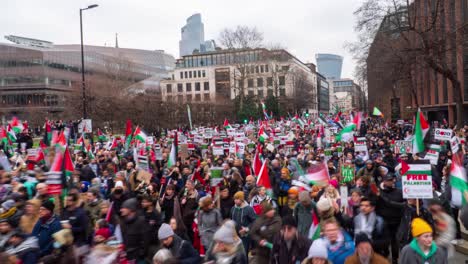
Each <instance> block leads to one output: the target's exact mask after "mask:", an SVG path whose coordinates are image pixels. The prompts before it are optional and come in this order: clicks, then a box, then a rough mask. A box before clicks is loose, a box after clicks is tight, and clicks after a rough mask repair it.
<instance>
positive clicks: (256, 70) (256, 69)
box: [255, 65, 259, 73]
mask: <svg viewBox="0 0 468 264" xmlns="http://www.w3.org/2000/svg"><path fill="white" fill-rule="evenodd" d="M255 72H256V73H258V72H259V70H258V65H257V66H255Z"/></svg>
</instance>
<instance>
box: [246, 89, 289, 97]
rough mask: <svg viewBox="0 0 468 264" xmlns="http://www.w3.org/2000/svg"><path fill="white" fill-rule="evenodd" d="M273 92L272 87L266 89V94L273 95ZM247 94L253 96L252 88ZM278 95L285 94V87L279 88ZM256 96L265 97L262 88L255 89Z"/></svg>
mask: <svg viewBox="0 0 468 264" xmlns="http://www.w3.org/2000/svg"><path fill="white" fill-rule="evenodd" d="M273 92H274V91H273V89H268V90H267V94H266V96H273V95H274V93H273ZM247 95H248V96H250V97H253V96H255V92H254V90H248V92H247ZM279 96H286V89H284V88H281V89H279ZM257 97H258V98H263V97H265V93H264V90H263V89H258V90H257Z"/></svg>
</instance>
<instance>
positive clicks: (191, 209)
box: [179, 190, 198, 228]
mask: <svg viewBox="0 0 468 264" xmlns="http://www.w3.org/2000/svg"><path fill="white" fill-rule="evenodd" d="M182 193H183V192H182ZM183 199H184V196H181V197H180V200H179V201H180V209H181V213H182V220H183V222H184V224H185V226H186V227H187V228H190V227H191V226H192V222H193V219H194V218H195V212H196V211H197V208H198V193H197V191H195V190H194V194H193V195H191V196H189V195H187V196H186V197H185V199H186V200H185V204H182V200H183Z"/></svg>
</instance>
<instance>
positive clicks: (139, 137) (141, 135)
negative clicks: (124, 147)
mask: <svg viewBox="0 0 468 264" xmlns="http://www.w3.org/2000/svg"><path fill="white" fill-rule="evenodd" d="M133 137H134V138H135V139H136V140H138V141H140V142H141V143H144V144H146V138H147V136H146V134H145V132H143V131H141V129H140V127H139V126H137V127H136V128H135V132H133Z"/></svg>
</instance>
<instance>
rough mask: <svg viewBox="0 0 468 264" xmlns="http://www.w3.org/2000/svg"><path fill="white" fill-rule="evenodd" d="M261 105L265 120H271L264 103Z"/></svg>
mask: <svg viewBox="0 0 468 264" xmlns="http://www.w3.org/2000/svg"><path fill="white" fill-rule="evenodd" d="M261 104H262V110H263V115H264V116H265V119H266V120H269V119H270V117H269V116H268V113H267V110H266V106H265V103H264V102H263V101H262V102H261Z"/></svg>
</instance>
